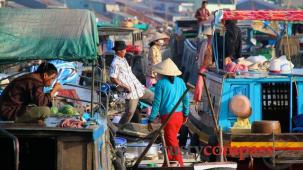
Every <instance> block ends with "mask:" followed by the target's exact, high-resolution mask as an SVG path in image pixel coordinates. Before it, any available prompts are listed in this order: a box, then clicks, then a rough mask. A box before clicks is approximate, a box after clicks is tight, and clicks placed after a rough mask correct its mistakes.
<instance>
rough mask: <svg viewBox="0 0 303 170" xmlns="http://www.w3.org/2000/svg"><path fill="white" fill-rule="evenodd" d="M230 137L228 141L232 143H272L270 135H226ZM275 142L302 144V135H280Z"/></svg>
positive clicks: (276, 136)
mask: <svg viewBox="0 0 303 170" xmlns="http://www.w3.org/2000/svg"><path fill="white" fill-rule="evenodd" d="M225 136H230V140H231V141H234V142H248V141H249V142H254V141H255V142H258V141H259V142H260V141H273V136H272V134H262V133H248V134H230V133H228V134H226V135H225ZM275 141H294V142H303V133H281V134H279V135H275Z"/></svg>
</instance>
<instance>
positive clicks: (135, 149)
mask: <svg viewBox="0 0 303 170" xmlns="http://www.w3.org/2000/svg"><path fill="white" fill-rule="evenodd" d="M147 145H148V142H134V143H128V144H127V148H126V153H129V154H132V155H134V156H135V157H136V158H138V157H139V156H140V155H141V153H142V152H143V151H144V149H145V148H146V146H147ZM159 150H160V146H159V145H157V144H153V145H152V146H151V147H150V149H149V150H148V152H147V153H146V156H155V157H157V156H158V151H159Z"/></svg>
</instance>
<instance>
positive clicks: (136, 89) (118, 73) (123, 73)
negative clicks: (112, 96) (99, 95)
mask: <svg viewBox="0 0 303 170" xmlns="http://www.w3.org/2000/svg"><path fill="white" fill-rule="evenodd" d="M109 76H110V77H111V78H116V79H118V80H120V81H121V82H122V83H123V84H126V85H127V86H128V87H129V88H130V89H131V92H130V93H125V98H126V99H139V98H140V97H142V96H143V95H144V90H145V87H144V85H142V84H141V83H140V82H139V80H138V79H137V77H136V76H135V75H134V74H133V72H132V69H131V67H130V66H129V65H128V62H127V60H126V59H125V58H122V57H119V56H115V58H114V59H113V61H112V63H111V65H110V69H109Z"/></svg>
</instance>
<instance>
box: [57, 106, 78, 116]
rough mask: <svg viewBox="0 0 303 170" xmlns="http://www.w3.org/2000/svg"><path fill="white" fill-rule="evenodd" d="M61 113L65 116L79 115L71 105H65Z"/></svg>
mask: <svg viewBox="0 0 303 170" xmlns="http://www.w3.org/2000/svg"><path fill="white" fill-rule="evenodd" d="M59 112H61V113H63V114H65V115H76V114H77V113H76V111H75V109H74V107H73V106H71V105H68V104H66V105H63V106H62V107H61V108H60V110H59Z"/></svg>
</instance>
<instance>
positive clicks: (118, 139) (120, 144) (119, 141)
mask: <svg viewBox="0 0 303 170" xmlns="http://www.w3.org/2000/svg"><path fill="white" fill-rule="evenodd" d="M115 144H116V148H126V144H127V140H126V139H125V138H121V137H115Z"/></svg>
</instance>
